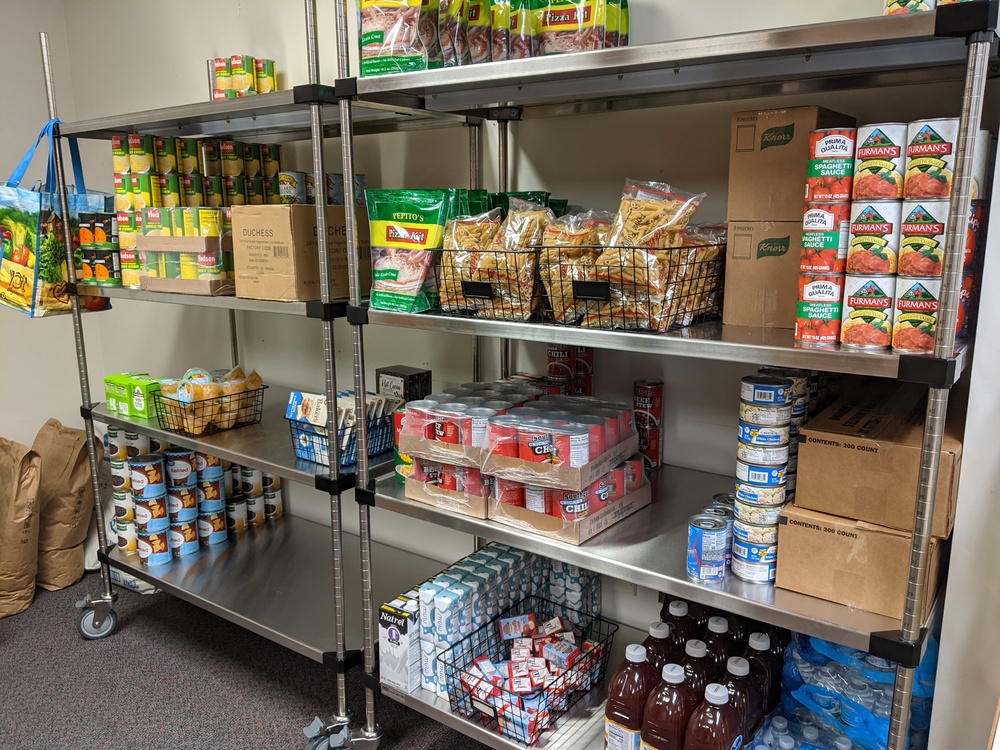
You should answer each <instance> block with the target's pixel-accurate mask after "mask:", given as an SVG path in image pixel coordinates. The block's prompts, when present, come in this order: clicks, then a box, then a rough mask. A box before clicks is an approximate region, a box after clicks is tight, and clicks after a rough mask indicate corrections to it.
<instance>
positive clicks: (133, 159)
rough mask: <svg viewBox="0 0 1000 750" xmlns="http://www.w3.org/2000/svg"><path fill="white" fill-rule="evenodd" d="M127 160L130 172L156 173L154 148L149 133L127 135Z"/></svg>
mask: <svg viewBox="0 0 1000 750" xmlns="http://www.w3.org/2000/svg"><path fill="white" fill-rule="evenodd" d="M128 162H129V171H130V172H131V173H132V174H146V175H149V174H155V173H156V149H155V146H154V142H153V136H151V135H139V134H137V133H132V134H130V135H129V136H128Z"/></svg>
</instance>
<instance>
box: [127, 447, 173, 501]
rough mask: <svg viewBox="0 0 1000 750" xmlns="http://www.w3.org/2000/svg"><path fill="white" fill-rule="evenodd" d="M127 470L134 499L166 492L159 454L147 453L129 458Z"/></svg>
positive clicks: (161, 494) (160, 495) (157, 495)
mask: <svg viewBox="0 0 1000 750" xmlns="http://www.w3.org/2000/svg"><path fill="white" fill-rule="evenodd" d="M129 470H130V471H129V474H130V478H131V484H132V496H133V497H134V498H135V499H136V500H138V499H139V498H143V497H162V496H165V495H166V494H167V485H166V482H165V479H164V476H163V474H164V470H163V457H162V456H161V455H160V454H158V453H147V454H146V455H143V456H136V457H135V458H133V459H130V460H129Z"/></svg>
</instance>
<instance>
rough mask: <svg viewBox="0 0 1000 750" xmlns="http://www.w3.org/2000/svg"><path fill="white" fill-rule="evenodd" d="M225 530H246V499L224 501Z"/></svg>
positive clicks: (235, 531)
mask: <svg viewBox="0 0 1000 750" xmlns="http://www.w3.org/2000/svg"><path fill="white" fill-rule="evenodd" d="M226 530H227V531H229V532H234V533H237V534H238V533H240V532H243V531H246V530H247V501H246V500H234V501H233V502H230V503H226Z"/></svg>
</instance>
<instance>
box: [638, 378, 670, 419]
mask: <svg viewBox="0 0 1000 750" xmlns="http://www.w3.org/2000/svg"><path fill="white" fill-rule="evenodd" d="M632 408H633V410H634V413H635V423H636V426H638V427H659V426H660V422H661V421H662V420H663V381H662V380H636V381H635V383H634V384H633V385H632Z"/></svg>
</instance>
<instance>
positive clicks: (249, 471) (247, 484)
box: [240, 466, 264, 497]
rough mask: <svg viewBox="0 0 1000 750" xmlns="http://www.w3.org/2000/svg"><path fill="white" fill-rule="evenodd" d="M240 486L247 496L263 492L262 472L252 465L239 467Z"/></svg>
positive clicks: (254, 495)
mask: <svg viewBox="0 0 1000 750" xmlns="http://www.w3.org/2000/svg"><path fill="white" fill-rule="evenodd" d="M240 488H241V490H242V492H243V494H244V495H246V496H247V497H256V496H258V495H263V494H264V474H263V472H262V471H261V470H260V469H255V468H253V467H252V466H242V467H240Z"/></svg>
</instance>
